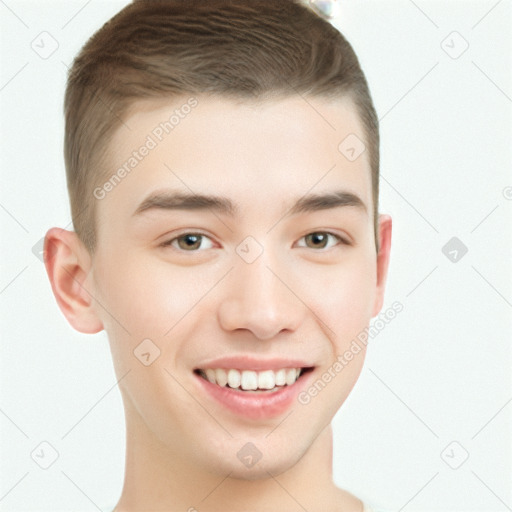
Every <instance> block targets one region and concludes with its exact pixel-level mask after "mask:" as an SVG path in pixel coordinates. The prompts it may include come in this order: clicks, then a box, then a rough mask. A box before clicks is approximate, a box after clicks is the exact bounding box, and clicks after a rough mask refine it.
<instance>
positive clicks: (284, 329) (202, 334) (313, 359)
mask: <svg viewBox="0 0 512 512" xmlns="http://www.w3.org/2000/svg"><path fill="white" fill-rule="evenodd" d="M187 101H188V103H187ZM185 105H189V107H185ZM136 107H137V108H136V109H134V110H133V112H132V114H131V115H130V117H129V118H128V119H127V120H126V124H127V125H128V126H129V128H130V129H127V128H124V127H123V128H121V129H120V130H119V131H118V132H117V133H116V135H115V137H114V138H113V140H112V143H111V146H110V147H111V152H110V154H111V157H112V158H111V160H112V161H111V167H110V168H111V170H112V174H114V173H115V172H116V171H117V170H118V169H120V168H122V167H123V165H124V166H125V171H127V169H128V171H127V172H124V173H123V172H118V174H117V177H118V179H114V180H111V182H110V185H108V184H105V186H102V188H101V190H98V189H97V190H96V192H95V194H96V196H97V199H96V201H97V204H96V207H97V214H98V219H99V221H98V232H97V233H98V245H97V247H98V249H97V251H96V253H95V255H94V258H93V259H92V262H91V268H90V273H89V274H88V276H87V281H86V283H87V285H86V286H88V287H89V288H88V289H91V290H93V296H94V298H95V299H96V301H95V302H94V304H93V308H94V314H95V315H96V316H97V318H98V319H99V321H100V322H101V325H102V327H103V328H104V329H105V330H106V332H107V333H108V337H109V340H110V345H111V351H112V355H113V360H114V365H115V370H116V373H117V376H118V378H121V377H123V378H122V380H121V382H120V383H119V386H120V389H121V392H122V397H123V401H124V404H125V407H126V414H127V425H128V430H129V431H130V429H132V430H131V431H132V432H136V429H141V428H144V429H145V430H146V431H148V432H151V435H152V436H153V440H154V442H156V443H157V444H159V445H161V447H162V448H163V449H164V450H165V451H167V452H169V453H170V454H172V455H173V457H174V458H175V459H177V460H181V461H186V464H190V465H192V466H194V467H195V468H202V469H204V470H205V471H208V472H210V473H218V474H222V475H225V474H226V473H228V472H231V473H232V476H233V477H238V478H245V479H253V478H263V477H266V476H267V475H268V473H267V471H270V472H271V473H272V474H279V473H280V472H282V471H284V470H286V469H287V468H290V467H292V466H293V465H294V464H295V463H296V462H297V461H299V460H300V459H301V457H302V456H303V455H304V454H305V453H306V452H307V451H308V449H309V448H310V447H311V446H312V444H313V443H314V442H315V439H317V437H318V436H319V434H320V433H321V432H322V431H323V429H324V428H325V427H326V426H327V425H328V424H329V423H330V421H331V419H332V417H333V416H334V414H335V413H336V411H337V410H338V409H339V407H340V406H341V404H342V403H343V402H344V400H345V399H346V397H347V396H348V394H349V392H350V390H351V389H352V387H353V386H354V384H355V382H356V380H357V378H358V376H359V374H360V371H361V368H362V365H363V361H364V355H365V351H364V349H361V348H360V350H359V352H357V353H355V351H354V350H352V354H353V357H352V358H351V360H350V361H347V358H346V357H344V356H343V354H346V352H347V351H350V350H351V343H353V340H354V339H356V337H357V335H358V334H359V333H360V332H361V331H363V330H364V329H365V327H367V326H368V324H369V321H370V319H371V318H372V316H375V315H376V314H377V313H378V311H379V310H380V308H381V306H382V293H383V280H384V275H383V274H385V269H384V267H385V266H386V265H387V260H386V261H381V263H380V265H381V267H382V268H381V270H380V275H379V264H378V259H377V254H376V248H375V243H374V231H373V205H372V185H371V175H370V168H369V163H368V154H367V152H365V151H363V153H361V155H360V156H358V157H357V158H355V159H354V154H353V152H350V148H348V152H347V148H346V144H345V146H344V145H343V144H342V145H341V150H340V143H341V142H342V141H343V140H344V139H345V138H346V137H347V136H349V135H350V134H355V136H357V137H358V138H359V139H363V134H362V127H361V124H360V123H359V121H358V118H357V115H356V114H355V110H354V109H353V107H352V105H351V104H350V103H349V102H348V101H340V100H338V101H336V102H330V101H327V100H321V99H318V98H311V99H308V101H307V102H306V101H304V99H302V98H300V97H293V98H288V99H284V100H276V101H273V102H264V103H261V104H256V103H247V102H246V103H243V104H241V103H235V102H234V101H230V100H228V99H212V98H206V97H201V96H199V97H197V98H196V99H194V100H190V99H189V98H184V99H183V100H180V101H176V100H173V101H172V102H168V103H165V104H164V103H160V104H151V105H150V104H149V103H139V104H137V105H136ZM173 111H177V114H176V115H175V117H174V119H171V121H170V124H168V125H165V122H169V119H170V115H171V114H172V113H173ZM161 123H164V124H161ZM353 136H354V135H352V136H351V137H353ZM347 140H349V141H352V142H354V141H356V142H357V139H354V138H352V139H347ZM358 144H360V143H358ZM352 145H354V144H352ZM141 147H146V148H147V149H146V150H143V149H141ZM359 149H360V146H357V147H356V154H357V152H358V151H359ZM134 152H136V154H135V153H134ZM347 155H348V156H349V157H350V158H348V157H347ZM130 158H132V160H130ZM112 174H109V176H111V175H112ZM193 196H201V197H195V198H194V197H193ZM203 196H204V197H203ZM320 196H322V197H320ZM381 220H383V221H386V219H385V218H383V219H381ZM388 220H389V219H388ZM385 227H386V224H385V222H381V230H382V232H381V236H382V234H384V237H385V238H386V239H387V237H389V230H386V229H385ZM388 227H389V226H388ZM387 247H388V244H387V243H384V250H387ZM383 257H384V258H386V255H384V256H383ZM352 347H353V345H352ZM340 360H342V361H344V362H343V363H339V362H340ZM336 361H338V365H336ZM339 364H342V369H341V370H340V366H339ZM327 373H328V374H330V377H331V378H328V377H325V375H326V374H327ZM297 375H298V378H297ZM226 379H228V384H227V385H226ZM319 380H320V381H322V382H323V386H322V385H319V384H318V381H319ZM326 381H327V382H326ZM315 382H317V385H316V388H315ZM230 386H232V387H230ZM238 386H242V387H245V388H247V389H246V390H241V389H239V388H238V389H235V388H237V387H238ZM255 386H258V388H257V389H256V390H254V389H253V388H254V387H255ZM267 388H270V389H267ZM314 389H316V392H315V391H314ZM312 390H313V391H312ZM130 425H132V427H130ZM142 425H143V426H142ZM247 443H252V444H247ZM258 452H259V454H261V459H260V460H259V462H258V464H256V465H255V466H254V467H253V468H251V469H250V471H248V466H247V464H246V465H244V464H241V463H240V462H241V461H242V462H243V460H242V459H244V458H245V459H247V460H249V459H248V457H251V456H255V455H256V456H259V455H257V454H258ZM184 463H185V462H184Z"/></svg>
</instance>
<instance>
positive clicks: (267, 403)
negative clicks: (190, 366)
mask: <svg viewBox="0 0 512 512" xmlns="http://www.w3.org/2000/svg"><path fill="white" fill-rule="evenodd" d="M312 374H313V371H308V372H307V373H305V374H303V375H301V376H300V377H299V378H298V379H297V380H296V381H295V382H294V383H293V384H292V385H290V386H283V387H282V388H281V389H280V390H279V391H273V392H265V391H262V392H261V393H254V392H245V391H237V390H235V389H231V388H230V387H227V386H225V387H221V386H218V385H217V384H212V383H211V382H210V381H208V380H206V379H204V378H203V377H201V376H199V375H197V374H195V373H194V376H195V377H196V379H198V380H199V383H200V385H201V386H202V388H203V389H204V390H205V391H206V393H208V394H209V395H210V396H211V397H212V398H214V399H215V400H216V401H217V402H219V403H221V404H222V405H224V406H225V407H226V408H227V409H229V410H230V411H232V412H234V413H235V414H237V415H239V416H245V417H246V418H249V419H253V420H257V419H265V418H275V417H277V416H280V415H281V414H283V413H285V412H286V411H287V410H288V409H289V408H290V406H291V405H292V403H293V402H294V400H295V399H296V397H297V395H298V394H299V393H300V391H301V390H302V389H303V388H304V387H306V385H307V384H308V382H309V381H310V379H311V376H312Z"/></svg>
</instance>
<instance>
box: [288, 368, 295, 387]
mask: <svg viewBox="0 0 512 512" xmlns="http://www.w3.org/2000/svg"><path fill="white" fill-rule="evenodd" d="M296 380H297V372H296V371H295V368H290V369H288V370H286V384H287V385H288V386H291V385H292V384H293V383H294V382H295V381H296Z"/></svg>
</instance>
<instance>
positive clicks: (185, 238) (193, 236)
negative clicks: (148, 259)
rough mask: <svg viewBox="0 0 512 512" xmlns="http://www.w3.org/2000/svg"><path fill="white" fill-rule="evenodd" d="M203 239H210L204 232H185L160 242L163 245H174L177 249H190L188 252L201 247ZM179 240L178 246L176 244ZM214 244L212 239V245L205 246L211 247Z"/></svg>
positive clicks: (195, 250)
mask: <svg viewBox="0 0 512 512" xmlns="http://www.w3.org/2000/svg"><path fill="white" fill-rule="evenodd" d="M203 240H210V238H209V237H207V236H206V235H203V234H202V233H184V234H183V235H180V236H177V237H175V238H171V239H170V240H167V241H165V242H163V243H161V244H160V246H161V247H168V246H171V247H174V248H176V249H177V250H182V251H188V252H197V249H199V247H201V243H202V242H203ZM174 242H177V244H178V247H176V245H175V244H174ZM211 247H212V244H211V240H210V245H209V246H207V247H204V248H205V249H211Z"/></svg>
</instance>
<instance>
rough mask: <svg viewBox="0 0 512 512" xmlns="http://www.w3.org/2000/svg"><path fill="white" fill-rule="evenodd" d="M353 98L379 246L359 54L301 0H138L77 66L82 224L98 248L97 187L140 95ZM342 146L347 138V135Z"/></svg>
mask: <svg viewBox="0 0 512 512" xmlns="http://www.w3.org/2000/svg"><path fill="white" fill-rule="evenodd" d="M201 93H204V94H208V95H211V94H213V95H219V96H221V97H227V98H238V99H242V100H243V99H254V98H259V99H265V98H271V97H276V96H285V97H286V96H291V95H293V94H301V95H311V96H318V97H326V98H333V99H335V98H340V97H348V98H349V99H351V100H352V101H353V103H354V105H355V107H356V111H357V113H358V115H359V118H360V120H361V122H362V126H363V130H364V137H365V145H366V147H367V150H368V158H369V162H370V166H371V174H372V192H373V194H372V195H373V209H374V229H375V245H376V248H377V251H378V248H379V244H378V231H377V226H378V223H377V218H378V197H379V126H378V118H377V115H376V113H375V108H374V106H373V102H372V99H371V96H370V92H369V89H368V85H367V82H366V79H365V76H364V74H363V71H362V70H361V67H360V65H359V61H358V59H357V56H356V54H355V53H354V50H353V49H352V47H351V45H350V44H349V43H348V41H347V40H346V39H345V38H344V37H343V35H342V34H341V33H340V32H339V31H338V30H337V29H335V28H334V27H333V26H332V25H331V23H329V22H328V21H326V20H325V19H323V18H321V17H320V16H319V15H317V14H316V13H315V12H313V11H312V10H311V9H310V8H308V7H307V6H305V5H304V4H302V3H300V0H296V1H295V0H279V1H276V0H135V1H134V2H133V3H131V4H130V5H128V6H127V7H125V8H124V9H123V10H121V11H120V12H119V13H118V14H116V15H115V16H114V17H113V18H112V19H110V20H109V21H108V22H107V23H105V24H104V25H103V27H102V28H101V29H99V30H98V31H97V32H96V33H95V34H94V35H93V36H92V37H91V38H90V39H89V40H88V41H87V43H86V44H85V45H84V47H83V48H82V50H81V51H80V53H79V54H78V56H77V57H76V59H75V60H74V63H73V66H72V68H71V69H70V71H69V76H68V83H67V88H66V96H65V104H64V111H65V123H66V126H65V141H64V156H65V163H66V177H67V185H68V192H69V198H70V203H71V213H72V219H73V225H74V228H75V231H76V233H77V235H78V236H79V238H80V239H81V240H82V242H83V243H84V245H85V246H86V247H87V249H88V250H89V252H90V253H91V254H92V253H93V252H94V250H95V247H96V243H97V240H96V215H95V212H96V210H97V208H96V206H95V203H96V199H95V198H94V196H93V189H94V188H95V187H96V186H97V185H98V184H100V183H101V182H102V181H105V176H106V175H107V173H108V168H105V167H108V165H107V166H105V163H106V162H108V152H107V150H108V146H109V141H110V140H111V138H112V136H113V134H114V132H115V131H116V130H117V129H118V128H119V127H120V126H122V123H123V121H122V119H123V116H125V115H126V114H127V112H128V111H129V108H130V106H131V105H133V103H134V102H135V101H137V100H141V99H151V98H165V97H169V98H171V97H178V96H183V95H184V94H201ZM340 142H341V141H340Z"/></svg>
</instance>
